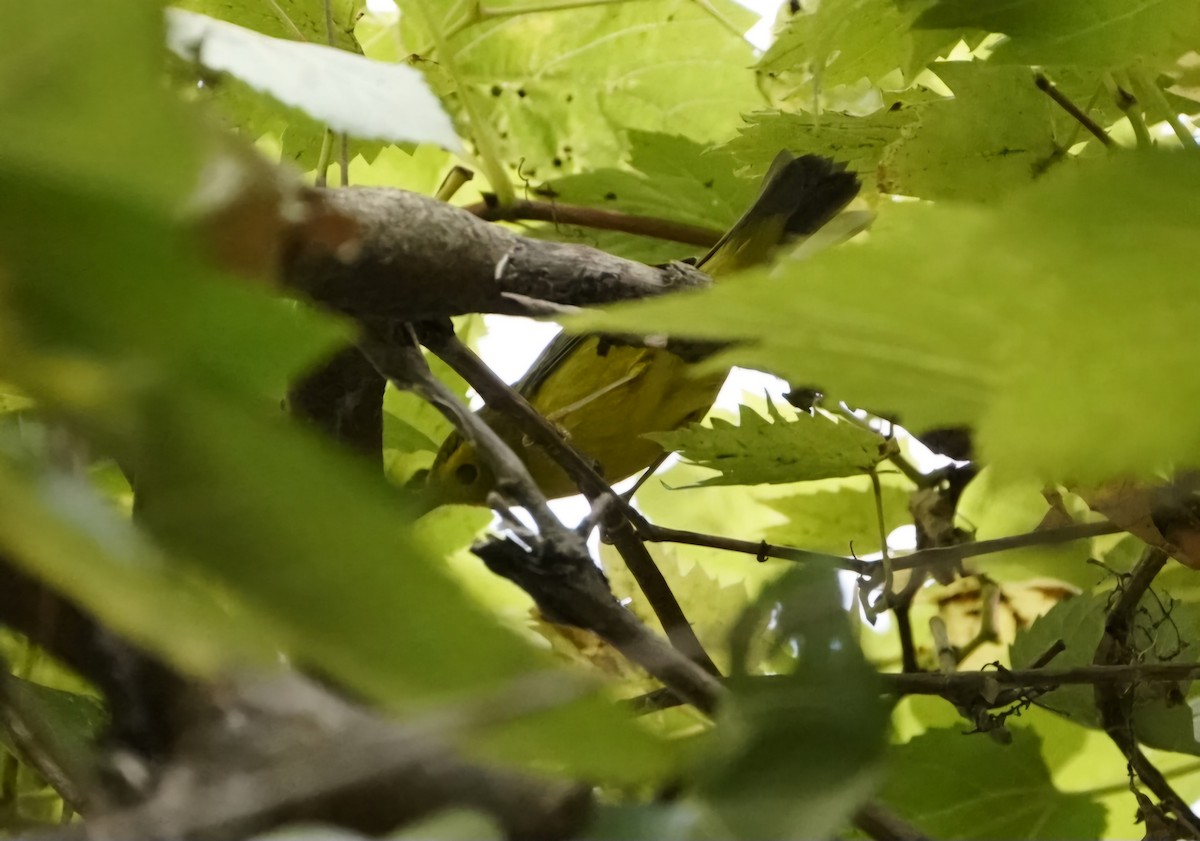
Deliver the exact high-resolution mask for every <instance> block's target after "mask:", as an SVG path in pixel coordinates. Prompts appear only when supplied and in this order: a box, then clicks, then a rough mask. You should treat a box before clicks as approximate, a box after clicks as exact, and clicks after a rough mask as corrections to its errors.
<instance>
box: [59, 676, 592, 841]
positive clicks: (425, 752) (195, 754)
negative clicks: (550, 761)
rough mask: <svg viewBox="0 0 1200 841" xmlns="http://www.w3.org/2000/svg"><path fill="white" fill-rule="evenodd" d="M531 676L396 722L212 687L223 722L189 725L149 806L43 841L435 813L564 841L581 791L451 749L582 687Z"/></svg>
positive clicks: (289, 697)
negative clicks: (484, 818) (477, 817)
mask: <svg viewBox="0 0 1200 841" xmlns="http://www.w3.org/2000/svg"><path fill="white" fill-rule="evenodd" d="M534 677H535V680H534V681H532V682H530V681H523V680H520V679H518V680H517V681H515V682H514V683H513V684H512V685H511V686H509V687H506V688H504V689H502V690H500V691H499V692H494V693H490V694H489V695H488V696H485V697H481V698H479V699H476V701H474V702H463V703H461V704H459V705H456V706H450V707H442V708H440V709H438V710H437V711H435V712H431V713H428V714H426V715H425V716H423V717H421V718H419V719H416V720H413V721H410V722H408V723H405V724H396V723H394V722H392V721H388V720H384V719H381V718H377V717H375V716H373V715H371V714H369V713H367V712H365V711H364V710H362V709H361V708H359V707H356V706H352V705H350V704H347V703H345V702H343V701H342V700H340V699H339V698H336V697H334V696H333V695H332V694H330V693H328V692H326V691H324V690H322V689H321V688H319V687H317V686H315V685H313V684H311V683H309V682H308V681H305V680H303V679H302V678H299V677H297V676H295V675H289V674H284V675H280V676H278V677H275V678H273V679H272V680H271V681H268V682H244V683H241V684H234V685H231V686H226V687H224V688H223V689H222V691H221V693H220V696H221V698H222V700H221V702H220V706H221V708H222V710H221V711H222V712H223V713H224V714H222V715H217V716H215V717H213V718H212V719H210V720H209V719H206V720H201V721H199V722H197V724H196V726H195V728H194V729H193V732H192V734H191V738H190V739H189V749H188V752H186V753H183V754H180V755H179V756H177V757H175V758H174V759H173V761H172V762H171V763H170V764H169V765H168V766H167V767H166V768H165V769H163V774H162V780H161V782H160V784H159V785H158V786H157V787H156V789H155V790H154V792H153V793H152V795H151V796H150V797H149V799H147V800H146V801H145V802H144V803H141V804H139V805H137V806H136V807H133V808H129V809H125V810H119V811H113V812H109V813H107V814H102V815H97V816H95V817H93V818H91V819H90V820H89V821H88V823H87V825H86V828H85V827H83V826H77V827H72V828H70V829H65V830H64V831H62V832H60V833H55V834H52V835H46V836H43V839H44V841H50V839H55V841H67V839H82V838H84V837H88V838H142V839H176V838H232V837H239V838H240V837H249V836H252V835H257V834H258V833H262V832H266V831H268V830H270V829H272V828H274V827H277V826H279V825H281V824H285V823H293V822H296V821H305V822H318V823H325V824H334V825H337V826H342V827H346V828H349V829H352V830H355V831H357V832H362V833H369V834H383V833H387V832H392V831H394V830H395V829H396V828H397V827H398V826H402V825H404V824H406V823H410V822H412V821H414V820H418V819H420V818H422V817H425V816H428V815H431V814H434V813H436V812H438V811H440V810H442V809H446V808H470V809H475V810H477V811H480V812H483V813H485V814H488V815H491V816H492V817H493V818H495V820H496V822H497V823H498V824H499V825H500V826H501V827H503V829H504V831H505V833H506V835H507V836H508V837H510V838H533V839H547V841H551V839H560V838H569V837H574V836H575V835H577V834H578V832H579V831H580V830H581V829H582V827H583V825H584V824H585V823H586V821H587V819H588V817H589V815H590V811H591V810H590V806H591V802H592V797H591V788H590V787H589V786H586V785H580V784H577V783H573V782H563V781H557V780H549V779H546V778H543V777H537V776H532V775H527V774H524V773H520V772H514V771H510V770H507V769H502V768H498V767H489V766H486V765H482V764H478V763H475V762H470V761H467V760H464V759H463V758H462V757H461V756H459V752H458V750H457V749H456V748H455V747H454V743H455V742H456V741H457V740H460V739H462V738H463V737H464V736H465V735H466V734H469V733H471V732H474V730H475V729H477V728H479V727H481V726H486V725H488V724H489V723H492V722H500V721H507V720H510V719H512V718H517V717H520V716H522V715H527V714H529V713H530V712H536V711H538V710H539V709H546V708H548V707H552V706H555V705H557V704H559V703H562V702H563V701H565V700H569V699H570V698H572V697H578V695H579V694H580V689H581V688H583V689H586V687H578V686H575V687H573V686H570V685H562V684H563V682H562V681H558V683H559V684H560V685H558V686H556V685H553V684H548V682H547V681H546V680H541V681H540V682H539V681H538V680H536V678H537V677H541V678H545V677H546V676H545V675H542V676H534ZM531 683H532V685H531Z"/></svg>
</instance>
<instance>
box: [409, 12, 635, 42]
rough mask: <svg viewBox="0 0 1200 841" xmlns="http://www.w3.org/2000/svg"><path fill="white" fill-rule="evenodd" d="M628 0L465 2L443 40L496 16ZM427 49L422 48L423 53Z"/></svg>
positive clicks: (502, 16) (512, 15)
mask: <svg viewBox="0 0 1200 841" xmlns="http://www.w3.org/2000/svg"><path fill="white" fill-rule="evenodd" d="M627 2H629V0H552V1H551V2H548V3H530V4H528V5H521V6H512V7H509V6H505V7H502V8H498V9H496V8H492V7H491V6H484V5H483V4H482V3H479V2H472V3H468V4H467V13H466V14H465V15H464V16H463V17H462V18H460V19H459V20H457V21H455V22H454V23H453V24H451V25H450V27H449V28H448V29H447V30H446V34H445V40H447V41H449V40H451V39H452V38H454V37H455V36H456V35H460V34H461V33H463V32H465V31H466V30H468V29H470V28H471V27H472V26H475V25H476V24H479V23H483V22H484V21H488V20H496V19H498V18H505V17H515V16H517V15H528V14H535V13H539V12H566V11H571V10H574V9H587V8H591V7H593V6H612V5H616V4H618V3H627ZM427 52H429V49H428V48H427V49H425V50H422V51H421V53H422V54H425V53H427Z"/></svg>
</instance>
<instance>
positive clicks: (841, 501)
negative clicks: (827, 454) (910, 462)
mask: <svg viewBox="0 0 1200 841" xmlns="http://www.w3.org/2000/svg"><path fill="white" fill-rule="evenodd" d="M881 490H882V491H883V516H884V523H885V525H886V528H887V530H888V531H891V530H892V529H894V528H896V527H897V526H900V525H903V524H904V523H906V522H909V521H910V520H911V516H910V515H909V513H908V498H909V488H907V487H905V486H902V485H900V484H899V483H897V482H896V481H894V480H890V481H885V482H883V483H882V488H881ZM764 503H765V504H766V505H768V506H769V507H771V508H772V509H773V510H775V511H778V512H779V513H780V514H782V515H783V516H785V517H787V522H786V523H783V524H781V525H778V526H773V527H771V528H770V529H768V530H767V533H766V539H767V541H768V542H770V543H782V544H785V545H788V546H796V547H799V548H801V549H808V550H810V551H813V552H831V553H835V554H839V555H844V554H847V553H849V552H850V550H851V549H853V550H854V552H855V554H858V555H867V554H870V553H872V552H878V551H879V550H880V549H881V548H882V547H881V546H880V545H879V521H878V517H877V516H876V513H875V492H874V490H873V489H872V487H871V483H870V482H869V481H866V480H865V479H862V480H856V481H855V482H854V483H853V484H846V485H843V486H842V487H839V488H837V489H836V490H819V491H817V492H815V493H811V492H810V493H805V492H803V491H801V492H798V493H793V494H790V495H788V496H783V497H778V498H775V499H767V500H764Z"/></svg>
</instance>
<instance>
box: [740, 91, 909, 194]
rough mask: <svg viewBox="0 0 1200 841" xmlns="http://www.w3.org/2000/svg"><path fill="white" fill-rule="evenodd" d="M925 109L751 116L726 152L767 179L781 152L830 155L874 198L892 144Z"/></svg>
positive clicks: (748, 171)
mask: <svg viewBox="0 0 1200 841" xmlns="http://www.w3.org/2000/svg"><path fill="white" fill-rule="evenodd" d="M920 110H921V106H914V105H905V104H902V103H901V102H899V101H897V103H896V104H895V105H894V106H893V107H892V108H889V109H886V110H880V111H876V112H875V113H874V114H870V115H869V116H865V117H856V116H852V115H850V114H838V113H836V112H830V111H826V112H823V113H821V114H820V115H812V114H790V113H788V112H786V111H775V112H758V113H755V114H749V115H747V116H746V125H745V126H743V127H742V128H740V129H738V136H737V137H735V138H734V139H733V140H730V141H729V142H728V143H726V144H725V145H724V146H722V147H720V149H721V150H722V151H726V152H729V153H730V154H732V155H733V157H734V159H735V160H736V161H737V162H738V163H739V164H741V165H742V167H743V172H744V173H745V174H746V175H749V176H751V177H761V176H763V175H765V174H766V172H767V168H768V167H769V166H770V164H771V161H772V160H773V159H774V156H775V155H776V153H778V152H779V150H780V149H787V150H788V151H790V152H792V153H794V154H796V155H807V154H818V155H826V156H828V157H831V158H833V159H834V160H836V161H839V162H844V163H845V164H846V165H847V168H848V169H850V170H851V171H853V172H855V173H857V174H858V176H859V178H860V179H861V180H862V181H863V184H864V187H865V188H866V190H867V191H868V192H870V191H873V190H875V188H876V170H877V169H878V167H879V162H880V160H881V159H882V157H883V154H884V150H885V149H886V148H887V147H888V145H889V144H891V143H894V142H895V141H896V140H898V139H899V138H900V137H901V135H902V132H903V131H904V129H905V128H907V127H908V126H910V125H912V124H913V123H914V122H915V121H916V120H917V119H918V116H919V112H920Z"/></svg>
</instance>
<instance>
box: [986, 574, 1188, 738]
mask: <svg viewBox="0 0 1200 841" xmlns="http://www.w3.org/2000/svg"><path fill="white" fill-rule="evenodd" d="M1111 600H1112V595H1111V593H1108V592H1102V593H1094V594H1089V595H1083V596H1076V597H1075V598H1072V599H1068V600H1066V601H1063V602H1060V603H1059V604H1058V605H1055V606H1054V607H1053V608H1051V609H1050V611H1049V612H1047V613H1046V614H1045V615H1044V616H1041V617H1039V618H1038V619H1037V620H1036V621H1035V622H1034V623H1033V625H1031V626H1030V627H1029V629H1028V630H1022V631H1020V632H1018V634H1017V638H1016V639H1015V640H1014V641H1013V645H1012V648H1011V651H1010V655H1011V658H1012V663H1013V667H1014V668H1018V669H1020V668H1028V667H1029V665H1030V664H1031V663H1032V662H1034V661H1035V660H1036V659H1037V658H1038V657H1039V656H1040V655H1041V654H1042V653H1044V652H1045V651H1046V650H1047V649H1048V648H1049V647H1050V646H1051V645H1053V644H1054V642H1055V641H1056V640H1060V639H1061V640H1062V641H1063V642H1064V643H1065V645H1066V648H1065V649H1064V650H1063V651H1062V653H1060V654H1059V655H1058V656H1056V657H1055V658H1054V660H1053V661H1052V665H1051V667H1052V668H1064V669H1065V668H1071V667H1073V666H1087V665H1091V663H1092V662H1093V659H1094V657H1095V654H1096V647H1097V646H1098V645H1099V644H1100V639H1101V637H1102V636H1103V634H1104V622H1105V618H1106V616H1107V612H1108V609H1109V607H1110V602H1111ZM1134 625H1135V627H1134V635H1133V644H1134V645H1135V646H1136V647H1137V648H1138V650H1139V652H1140V655H1141V660H1140V661H1139V662H1144V663H1157V662H1171V663H1181V664H1182V663H1193V662H1196V661H1197V659H1200V652H1197V651H1194V650H1192V649H1191V647H1189V646H1188V645H1187V644H1186V641H1188V640H1194V639H1196V636H1195V634H1196V632H1197V631H1200V605H1195V604H1192V603H1177V602H1173V601H1172V600H1171V599H1170V596H1166V595H1163V596H1159V595H1157V594H1155V593H1154V592H1151V593H1147V595H1146V596H1145V597H1144V598H1143V599H1142V602H1141V604H1140V605H1139V606H1138V611H1137V614H1136V618H1135V622H1134ZM1135 692H1136V695H1135V698H1134V702H1133V709H1132V717H1133V726H1134V733H1135V734H1136V736H1137V738H1138V740H1139V741H1140V742H1142V743H1143V744H1145V745H1147V746H1149V747H1154V748H1161V749H1163V750H1171V751H1176V752H1179V753H1190V754H1193V755H1200V742H1198V741H1197V739H1196V731H1195V726H1194V719H1195V718H1196V717H1197V716H1196V713H1195V711H1194V707H1195V706H1200V702H1198V701H1195V700H1191V703H1188V702H1185V701H1184V699H1183V698H1182V695H1181V693H1180V692H1179V691H1178V688H1177V689H1176V691H1175V692H1173V693H1172V692H1168V691H1167V688H1166V687H1164V686H1163V685H1162V684H1155V685H1139V686H1138V687H1137V688H1136V689H1135ZM1173 696H1177V697H1173ZM1189 700H1190V699H1189ZM1036 703H1038V704H1039V705H1040V706H1043V707H1045V708H1046V709H1048V710H1051V711H1053V712H1056V713H1058V714H1060V715H1063V716H1066V717H1067V718H1069V719H1071V720H1072V721H1074V722H1076V723H1078V724H1083V725H1085V726H1087V727H1100V724H1101V722H1100V718H1099V713H1098V712H1097V710H1096V700H1095V693H1094V690H1093V688H1092V687H1091V686H1086V685H1084V686H1063V687H1060V688H1059V689H1056V690H1054V691H1053V692H1048V693H1046V694H1045V695H1042V696H1040V697H1039V698H1038V699H1037V702H1036Z"/></svg>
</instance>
